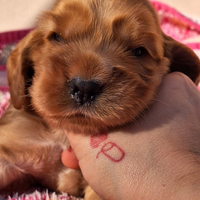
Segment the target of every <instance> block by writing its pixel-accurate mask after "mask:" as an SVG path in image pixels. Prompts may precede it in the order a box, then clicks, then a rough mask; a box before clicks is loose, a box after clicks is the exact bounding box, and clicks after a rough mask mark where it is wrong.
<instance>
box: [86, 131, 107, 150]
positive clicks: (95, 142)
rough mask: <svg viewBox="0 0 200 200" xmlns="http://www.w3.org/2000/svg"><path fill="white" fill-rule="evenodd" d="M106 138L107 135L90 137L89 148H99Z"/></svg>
mask: <svg viewBox="0 0 200 200" xmlns="http://www.w3.org/2000/svg"><path fill="white" fill-rule="evenodd" d="M107 138H108V135H107V134H106V135H100V136H99V135H98V136H91V138H90V146H91V147H92V148H93V149H94V148H97V147H99V145H100V143H101V142H103V141H105V140H106V139H107Z"/></svg>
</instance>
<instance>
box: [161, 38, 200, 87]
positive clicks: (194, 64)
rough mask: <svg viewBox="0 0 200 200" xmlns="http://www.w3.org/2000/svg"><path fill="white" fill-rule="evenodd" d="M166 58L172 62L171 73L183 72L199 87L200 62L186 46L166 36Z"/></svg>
mask: <svg viewBox="0 0 200 200" xmlns="http://www.w3.org/2000/svg"><path fill="white" fill-rule="evenodd" d="M164 39H165V42H164V43H165V44H164V49H165V56H166V57H168V58H169V60H170V66H169V67H170V72H175V71H178V72H182V73H184V74H186V75H187V76H189V77H190V79H191V80H192V81H193V82H194V83H195V84H196V85H197V84H198V83H199V81H200V60H199V58H198V57H197V55H196V54H195V53H194V52H193V51H192V50H191V49H190V48H189V47H187V46H186V45H184V44H181V43H179V42H177V41H175V40H174V39H172V38H171V37H169V36H166V35H164Z"/></svg>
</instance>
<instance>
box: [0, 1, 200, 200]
mask: <svg viewBox="0 0 200 200" xmlns="http://www.w3.org/2000/svg"><path fill="white" fill-rule="evenodd" d="M7 70H8V81H9V86H10V92H11V101H12V104H13V105H14V107H15V108H14V107H13V106H11V107H10V108H9V109H8V111H7V112H6V114H5V115H4V117H3V118H2V120H1V122H0V125H1V126H0V137H1V138H0V155H1V157H0V159H1V160H2V161H1V162H3V163H4V164H3V166H4V167H3V169H1V168H0V179H1V180H2V179H3V180H6V181H4V184H3V186H2V184H1V185H0V189H3V190H4V189H5V188H8V187H7V186H8V185H9V182H10V183H11V182H12V181H14V179H16V180H17V178H19V177H22V176H27V177H28V178H29V176H31V177H34V181H35V179H37V181H38V177H39V181H41V180H40V177H41V174H42V175H43V176H42V177H44V179H42V180H46V182H45V183H42V184H43V185H44V186H46V187H49V188H51V189H58V190H59V191H63V190H64V191H66V192H69V193H71V194H75V195H79V194H80V192H77V191H75V189H71V186H69V184H70V182H71V181H74V182H75V183H76V186H75V188H76V189H77V188H78V189H80V191H82V188H83V185H85V184H84V183H82V182H81V184H79V185H78V182H77V179H76V178H72V176H71V175H69V174H71V172H70V173H67V172H66V176H71V177H70V178H68V179H67V178H63V177H62V173H63V170H64V172H65V171H67V170H68V169H63V166H62V164H61V162H60V152H61V151H62V148H63V147H65V146H66V144H65V143H63V141H65V136H64V134H63V133H62V131H61V130H65V131H73V132H77V133H83V134H99V133H101V132H105V131H108V130H109V129H111V128H115V127H117V126H122V125H124V124H127V123H129V122H131V121H133V120H135V119H136V118H137V117H138V116H139V115H140V114H141V113H142V112H143V111H144V110H145V109H146V108H148V106H149V104H150V103H152V101H153V99H154V98H155V94H156V90H157V88H158V86H159V84H160V82H161V80H162V77H163V76H164V75H165V74H167V73H169V72H172V71H180V72H183V73H185V74H186V75H188V76H189V77H190V78H191V79H192V80H193V81H194V82H195V83H198V81H199V73H200V62H199V59H198V58H197V56H196V55H195V54H194V53H193V51H192V50H190V49H189V48H188V47H186V46H184V45H183V44H180V43H178V42H176V41H174V40H173V39H172V38H170V37H168V36H166V35H165V34H164V33H163V32H162V30H161V28H160V25H159V21H158V19H157V16H156V14H155V11H154V9H153V8H152V6H151V4H150V3H149V2H148V1H147V0H59V1H57V3H56V4H55V6H54V7H53V9H52V10H51V11H49V12H46V13H44V14H43V15H42V16H41V18H40V20H39V23H38V27H37V28H36V29H35V30H33V31H32V32H31V33H30V34H29V35H27V36H26V37H25V38H24V39H23V40H21V41H20V42H19V44H18V46H17V47H16V49H15V50H14V51H13V52H12V54H11V56H10V58H9V60H8V63H7ZM74 80H76V84H77V80H79V81H80V80H81V83H84V84H83V85H81V87H84V91H85V87H86V86H85V85H87V84H90V86H91V85H92V86H91V87H93V85H95V89H94V91H93V90H91V87H90V91H89V92H88V88H87V95H86V93H85V92H81V95H80V93H79V95H78V96H77V94H78V92H80V91H79V90H78V92H77V91H76V89H77V88H76V87H75V86H74V85H73V84H74ZM96 86H97V87H98V90H97V91H96ZM76 92H77V93H76ZM88 93H89V97H88ZM84 95H85V96H84ZM82 97H84V98H86V100H84V99H82ZM17 109H19V110H17ZM43 119H44V121H43ZM26 121H27V125H26V126H25V124H26ZM2 138H3V139H2ZM38 149H39V152H42V153H38V152H37V150H38ZM50 157H52V159H48V158H50ZM10 164H11V165H10ZM8 165H9V166H8ZM49 165H53V166H54V168H53V169H51V168H50V169H49ZM7 166H8V167H7ZM11 166H13V167H12V168H10V167H11ZM41 166H42V167H41ZM38 168H39V169H38ZM9 170H10V171H9ZM2 172H4V173H2ZM44 172H45V173H44ZM72 173H78V172H77V171H75V172H74V171H73V172H72ZM12 174H16V175H15V176H12ZM35 174H37V175H35ZM77 176H79V175H77ZM11 177H12V178H11ZM79 178H81V177H79ZM59 179H60V182H59ZM50 180H52V184H51V181H50ZM61 182H62V183H61ZM57 183H60V184H61V185H62V186H63V187H65V186H66V187H65V189H63V188H58V187H57V186H56V184H57ZM80 185H82V186H80ZM87 191H90V189H87ZM92 195H93V194H92ZM92 195H88V196H89V197H87V199H94V197H92ZM96 199H98V197H96Z"/></svg>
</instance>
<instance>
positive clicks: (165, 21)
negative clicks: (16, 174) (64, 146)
mask: <svg viewBox="0 0 200 200" xmlns="http://www.w3.org/2000/svg"><path fill="white" fill-rule="evenodd" d="M152 3H153V5H154V7H155V8H156V10H157V11H158V14H159V18H160V23H161V27H162V29H163V31H164V32H165V33H166V34H167V35H169V36H171V37H173V38H174V39H176V40H178V41H180V42H182V43H184V44H186V45H188V46H189V47H190V48H192V49H193V50H194V52H195V53H196V54H197V55H198V56H199V57H200V19H199V20H198V19H195V21H194V20H193V19H189V18H188V17H187V16H184V15H183V14H182V13H179V12H177V11H176V10H174V9H173V8H171V7H169V6H167V5H165V4H162V3H160V2H158V1H152ZM29 31H30V30H21V31H15V32H9V33H8V32H7V33H0V117H1V116H2V114H3V113H4V112H5V110H6V108H7V107H8V105H9V98H10V94H9V88H8V84H7V79H6V67H5V63H6V59H7V57H8V55H9V53H10V51H11V50H12V49H13V48H14V46H15V44H16V43H17V42H18V41H19V40H20V39H21V38H23V37H24V36H25V35H26V34H27V33H28V32H29ZM39 191H40V190H39ZM39 191H37V190H35V189H34V191H31V192H30V191H29V192H27V193H25V194H23V195H20V196H18V195H17V194H15V195H14V196H12V197H6V198H8V199H12V200H78V198H75V197H70V196H68V195H67V194H66V193H63V194H56V193H52V192H48V190H46V191H44V190H42V191H40V192H39ZM2 198H5V197H1V196H0V200H1V199H2Z"/></svg>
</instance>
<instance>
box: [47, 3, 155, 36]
mask: <svg viewBox="0 0 200 200" xmlns="http://www.w3.org/2000/svg"><path fill="white" fill-rule="evenodd" d="M51 16H52V18H53V22H54V26H53V27H54V28H55V29H57V31H60V32H63V31H65V29H66V32H67V33H68V34H70V33H71V31H72V32H75V33H77V32H85V31H87V30H89V27H91V26H93V27H91V28H92V29H93V30H94V26H97V27H98V25H99V26H101V27H102V26H103V27H102V28H104V30H105V26H106V25H107V27H108V26H109V27H112V24H113V22H114V23H116V19H117V20H118V22H119V21H120V20H121V21H122V20H123V21H126V23H129V24H132V25H134V26H135V29H137V28H138V27H137V26H138V23H142V24H144V25H147V26H148V25H149V27H152V26H153V27H154V28H155V26H157V18H156V15H155V13H154V11H153V8H152V6H151V5H150V4H149V2H148V1H146V0H123V1H121V0H60V1H58V2H57V4H56V5H55V6H54V8H53V9H52V11H51ZM114 25H115V24H114ZM119 25H120V23H118V24H117V26H119ZM120 28H123V27H120ZM59 29H60V30H59ZM132 29H133V27H132ZM147 29H148V27H147ZM154 30H155V29H154ZM98 31H99V30H98ZM130 31H133V30H130Z"/></svg>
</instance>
